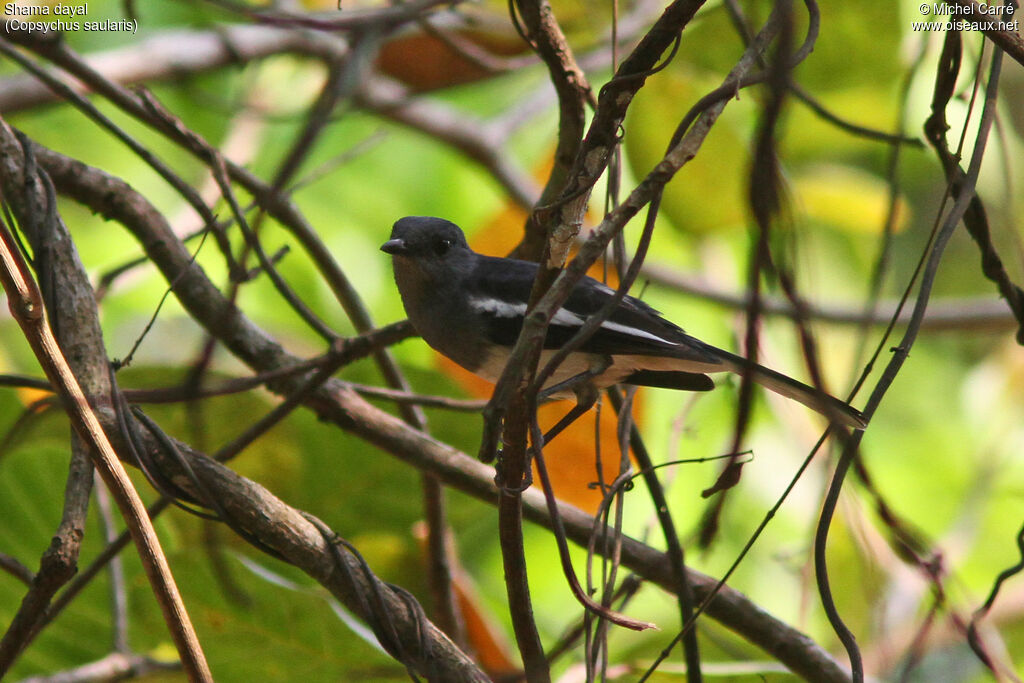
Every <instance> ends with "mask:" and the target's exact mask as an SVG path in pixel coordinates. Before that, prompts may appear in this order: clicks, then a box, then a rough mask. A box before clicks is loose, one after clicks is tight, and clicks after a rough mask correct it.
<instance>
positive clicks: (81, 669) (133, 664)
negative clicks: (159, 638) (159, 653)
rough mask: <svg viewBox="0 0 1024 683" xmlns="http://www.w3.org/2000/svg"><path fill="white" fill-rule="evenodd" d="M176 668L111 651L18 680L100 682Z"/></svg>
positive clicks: (176, 665)
mask: <svg viewBox="0 0 1024 683" xmlns="http://www.w3.org/2000/svg"><path fill="white" fill-rule="evenodd" d="M180 669H181V665H180V664H179V663H178V662H161V661H159V660H157V659H153V658H151V657H146V656H144V655H133V654H126V653H122V652H112V653H110V654H109V655H107V656H106V657H104V658H103V659H99V660H97V661H95V662H89V663H88V664H83V665H82V666H78V667H75V668H74V669H69V670H67V671H61V672H58V673H55V674H49V675H47V676H30V677H29V678H23V679H21V681H20V683H104V682H105V681H120V680H125V679H132V678H141V677H144V676H146V675H148V674H153V673H157V672H160V671H178V670H180Z"/></svg>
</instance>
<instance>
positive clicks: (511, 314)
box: [469, 297, 526, 318]
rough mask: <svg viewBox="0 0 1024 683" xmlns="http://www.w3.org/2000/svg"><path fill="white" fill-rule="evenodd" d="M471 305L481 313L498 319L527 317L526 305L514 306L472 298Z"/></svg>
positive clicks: (491, 300)
mask: <svg viewBox="0 0 1024 683" xmlns="http://www.w3.org/2000/svg"><path fill="white" fill-rule="evenodd" d="M469 305H470V306H472V307H473V308H475V309H476V310H477V311H479V312H480V313H489V314H491V315H493V316H495V317H497V318H522V317H523V316H524V315H526V304H514V303H510V302H508V301H502V300H501V299H492V298H490V297H488V298H484V297H471V298H470V300H469Z"/></svg>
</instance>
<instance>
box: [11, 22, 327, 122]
mask: <svg viewBox="0 0 1024 683" xmlns="http://www.w3.org/2000/svg"><path fill="white" fill-rule="evenodd" d="M343 49H344V44H343V43H339V41H338V40H335V39H332V38H329V37H327V36H321V35H319V34H316V33H310V32H308V31H298V30H294V29H283V28H274V27H270V26H249V25H243V24H228V25H225V26H221V27H219V28H218V29H217V30H215V31H167V32H164V33H159V34H156V35H154V36H152V37H150V38H146V39H145V40H141V41H139V42H137V43H133V44H131V45H127V46H125V47H121V48H116V49H113V50H104V51H102V52H96V53H92V54H90V55H89V56H88V57H86V58H85V61H86V62H87V63H88V64H89V66H90V67H91V68H93V69H95V70H96V71H97V72H98V73H101V74H103V76H104V77H105V78H107V79H108V80H110V81H113V82H114V83H120V84H122V85H133V84H136V83H153V82H160V81H169V80H174V79H180V78H183V77H187V76H192V75H197V74H202V73H205V72H207V71H213V70H216V69H220V68H222V67H225V66H233V65H241V64H245V63H247V62H251V61H256V60H259V59H263V58H264V57H269V56H271V55H275V54H285V53H295V54H303V55H310V56H313V57H317V58H320V59H328V58H331V57H337V56H339V55H340V53H341V52H342V51H343ZM70 86H71V88H72V89H73V90H74V91H75V92H77V93H79V94H87V93H89V92H90V91H91V89H90V88H89V86H88V85H87V84H85V83H83V82H81V81H74V82H72V83H70ZM59 101H60V97H58V96H57V95H56V94H55V93H54V92H53V91H52V90H50V89H49V88H47V87H46V86H45V85H43V84H42V83H40V82H39V80H38V79H36V78H33V77H32V76H26V75H18V76H10V77H8V78H5V79H3V80H0V112H2V113H5V114H8V113H11V112H16V111H21V110H24V109H29V108H31V107H36V106H39V105H41V104H50V103H53V102H59Z"/></svg>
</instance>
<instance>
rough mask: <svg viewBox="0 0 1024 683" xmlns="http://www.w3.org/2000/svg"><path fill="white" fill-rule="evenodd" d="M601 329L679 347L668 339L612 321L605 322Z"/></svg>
mask: <svg viewBox="0 0 1024 683" xmlns="http://www.w3.org/2000/svg"><path fill="white" fill-rule="evenodd" d="M601 327H603V328H605V329H606V330H611V331H612V332H621V333H622V334H628V335H629V336H631V337H641V338H643V339H653V340H654V341H658V342H661V343H662V344H668V345H670V346H679V343H678V342H674V341H669V340H668V339H665V338H664V337H659V336H658V335H656V334H651V333H650V332H648V331H647V330H641V329H638V328H636V327H629V326H628V325H623V324H621V323H615V322H612V321H611V320H605V321H604V322H603V323H601Z"/></svg>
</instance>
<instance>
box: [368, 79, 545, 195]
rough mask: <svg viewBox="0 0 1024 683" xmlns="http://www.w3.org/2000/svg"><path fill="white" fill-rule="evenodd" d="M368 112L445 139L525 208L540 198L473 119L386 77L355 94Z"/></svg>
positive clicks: (519, 170)
mask: <svg viewBox="0 0 1024 683" xmlns="http://www.w3.org/2000/svg"><path fill="white" fill-rule="evenodd" d="M355 99H356V101H357V102H358V103H359V104H360V105H361V106H363V107H365V108H366V109H369V110H370V111H372V112H374V113H375V114H378V115H380V116H383V117H385V118H388V119H391V120H392V121H395V122H396V123H400V124H401V125H403V126H407V127H409V128H412V129H413V130H417V131H420V132H421V133H423V134H424V135H428V136H430V137H431V138H434V139H438V140H441V141H443V142H445V143H447V144H449V145H451V146H452V147H454V148H455V149H457V150H458V151H460V152H462V153H463V154H465V155H466V156H467V157H469V158H470V159H472V160H473V161H475V162H477V163H478V164H480V165H481V166H483V167H484V168H486V169H487V170H488V171H489V172H490V174H491V175H492V176H493V177H494V179H495V180H497V181H498V183H499V184H500V185H501V186H502V188H503V189H504V190H505V192H507V193H508V194H509V196H510V197H511V198H512V199H513V200H514V201H515V202H516V203H518V204H519V205H520V206H522V207H523V208H525V209H530V208H532V207H533V204H534V202H535V201H536V199H537V197H538V196H539V195H540V191H539V189H538V188H537V185H536V183H534V182H533V179H532V178H530V176H528V175H527V174H525V173H523V171H522V170H521V169H519V168H518V167H517V166H516V165H515V164H513V163H511V162H510V161H509V154H508V152H506V151H505V150H502V149H501V148H500V147H499V146H498V145H496V144H494V139H495V136H494V135H493V134H492V133H491V129H489V128H487V127H485V126H484V124H483V123H481V122H480V121H477V120H475V119H473V118H471V117H470V116H468V115H466V114H463V113H461V112H457V111H455V110H453V109H451V108H448V107H445V106H443V105H441V104H438V103H436V102H432V101H430V100H427V99H425V98H413V96H412V94H411V93H410V92H409V90H408V89H407V88H405V87H404V86H402V85H401V84H399V83H397V82H395V81H392V80H390V79H388V78H385V77H383V76H375V77H372V78H367V79H365V80H364V81H363V82H362V83H361V85H360V87H359V89H358V90H357V91H356V94H355Z"/></svg>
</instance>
